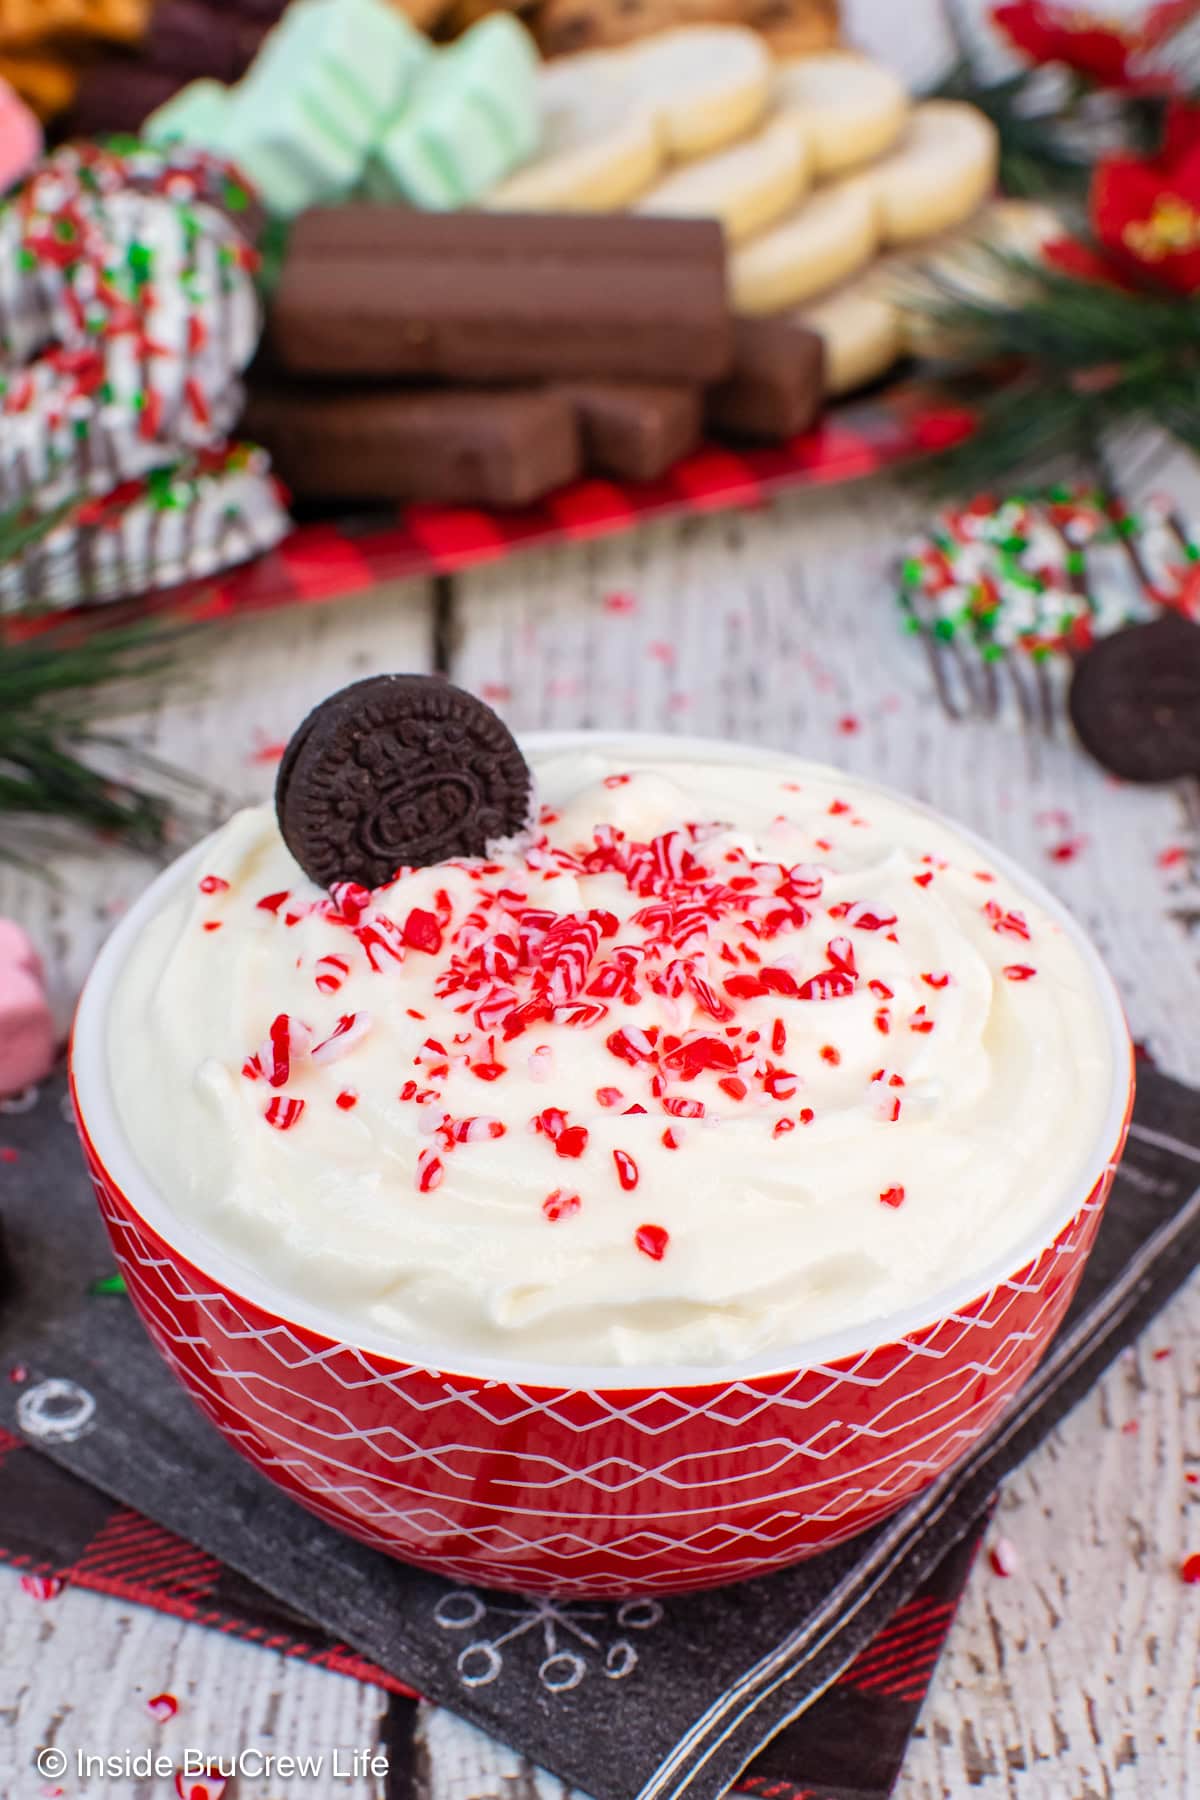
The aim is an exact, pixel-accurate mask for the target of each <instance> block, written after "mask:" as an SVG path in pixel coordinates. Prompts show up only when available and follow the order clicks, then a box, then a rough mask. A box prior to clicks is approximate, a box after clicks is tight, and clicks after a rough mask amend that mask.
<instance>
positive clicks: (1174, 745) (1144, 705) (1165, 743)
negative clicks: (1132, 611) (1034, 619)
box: [1067, 613, 1200, 782]
mask: <svg viewBox="0 0 1200 1800" xmlns="http://www.w3.org/2000/svg"><path fill="white" fill-rule="evenodd" d="M1067 703H1068V707H1069V710H1070V714H1071V723H1072V725H1074V727H1075V732H1076V735H1077V736H1078V738H1079V741H1080V742H1081V743H1082V745H1083V747H1084V749H1085V750H1086V751H1087V752H1088V753H1089V755H1091V756H1093V757H1095V759H1096V761H1097V762H1098V763H1100V765H1101V766H1102V767H1103V768H1105V769H1110V770H1111V771H1112V773H1113V774H1114V775H1119V776H1121V777H1122V779H1123V780H1125V781H1146V782H1154V781H1174V780H1176V779H1178V777H1180V776H1182V775H1198V774H1200V625H1196V624H1194V623H1193V622H1192V621H1191V620H1190V619H1185V618H1183V617H1182V616H1181V615H1180V614H1177V613H1170V614H1167V615H1166V616H1164V617H1163V618H1161V619H1155V620H1154V621H1153V622H1152V623H1151V624H1148V625H1130V626H1128V627H1126V629H1125V630H1123V631H1116V632H1114V633H1113V634H1112V635H1111V636H1110V637H1106V638H1101V639H1100V640H1099V642H1098V643H1096V644H1094V645H1093V647H1092V648H1091V649H1090V650H1088V651H1087V652H1086V653H1085V654H1084V655H1083V656H1081V657H1080V659H1079V662H1078V663H1077V665H1076V668H1075V672H1074V675H1073V677H1072V680H1071V690H1070V694H1069V696H1068V702H1067Z"/></svg>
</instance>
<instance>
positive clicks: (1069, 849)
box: [1046, 837, 1088, 863]
mask: <svg viewBox="0 0 1200 1800" xmlns="http://www.w3.org/2000/svg"><path fill="white" fill-rule="evenodd" d="M1087 844H1088V840H1087V839H1086V838H1085V837H1077V838H1064V839H1063V840H1062V842H1061V843H1058V844H1051V845H1050V847H1049V848H1048V849H1047V851H1046V855H1047V856H1048V857H1049V858H1050V861H1051V862H1056V863H1068V862H1074V861H1075V858H1076V857H1077V856H1081V855H1082V854H1083V852H1084V851H1085V850H1086V849H1087Z"/></svg>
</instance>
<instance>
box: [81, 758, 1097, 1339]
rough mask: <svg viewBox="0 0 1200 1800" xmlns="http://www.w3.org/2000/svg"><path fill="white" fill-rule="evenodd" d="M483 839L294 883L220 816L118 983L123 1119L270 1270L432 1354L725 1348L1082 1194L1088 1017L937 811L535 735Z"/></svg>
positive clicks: (903, 1298) (915, 1277)
mask: <svg viewBox="0 0 1200 1800" xmlns="http://www.w3.org/2000/svg"><path fill="white" fill-rule="evenodd" d="M534 761H535V770H536V774H537V779H538V792H539V796H540V800H541V803H542V822H541V824H540V825H539V827H538V828H537V830H536V832H535V833H534V834H533V835H532V836H531V838H530V839H529V840H528V841H526V842H523V843H521V844H517V845H513V846H506V847H503V848H502V849H500V850H498V851H497V853H496V857H495V860H494V861H492V862H488V863H481V862H476V863H470V862H464V863H444V864H440V865H438V866H436V867H434V868H429V869H420V870H415V871H410V872H406V873H402V874H401V875H400V876H399V877H398V878H397V880H395V881H394V882H393V883H391V884H390V885H388V886H387V887H384V888H380V889H378V890H376V891H375V892H374V893H367V892H366V891H365V890H363V889H354V888H348V889H344V890H343V889H339V890H335V893H334V895H333V896H330V895H327V894H324V893H322V892H321V891H320V890H318V889H317V888H316V887H314V886H313V885H312V884H311V883H310V882H309V881H308V880H307V878H306V877H305V876H304V875H303V874H302V873H301V871H300V870H299V868H298V867H297V866H296V864H295V862H294V861H293V860H292V858H291V856H290V855H289V853H288V851H287V850H286V848H285V847H284V844H283V842H282V840H281V838H280V836H279V833H278V830H277V828H276V825H275V821H274V818H273V815H272V814H271V812H270V811H269V810H267V809H266V808H259V809H256V810H252V811H247V812H243V813H241V814H239V815H238V816H237V817H235V818H234V819H233V820H231V822H230V823H229V824H228V826H226V827H225V829H224V830H223V831H222V832H220V833H219V834H218V835H217V836H216V837H215V838H214V839H212V840H211V841H210V843H209V845H208V847H207V850H206V854H205V861H204V866H203V868H202V870H201V871H200V873H199V875H197V877H196V878H195V879H194V880H191V881H190V882H189V884H188V886H187V890H186V891H183V890H182V889H179V888H178V887H177V888H176V890H175V892H174V894H173V895H172V897H170V898H169V900H168V902H167V903H166V904H165V905H164V906H163V908H162V909H161V910H160V911H159V912H158V913H157V914H156V915H155V917H154V918H153V920H152V922H151V924H150V926H149V928H148V929H147V930H145V931H144V932H143V933H142V935H141V936H140V938H139V940H138V942H137V944H136V947H135V949H134V950H133V952H132V953H131V955H130V957H129V959H128V961H127V963H126V965H125V967H124V969H123V970H122V972H121V977H120V981H119V984H118V987H117V991H116V995H115V999H114V1005H113V1010H112V1014H111V1037H110V1058H111V1070H112V1080H113V1086H114V1093H115V1098H116V1102H117V1107H118V1111H119V1114H120V1117H121V1119H122V1122H123V1125H124V1127H125V1129H126V1132H127V1134H128V1136H129V1139H130V1141H131V1143H132V1146H133V1148H134V1150H135V1152H136V1155H137V1157H138V1159H139V1161H140V1162H141V1164H142V1165H143V1167H144V1169H145V1171H146V1173H147V1174H148V1176H149V1177H150V1178H151V1179H152V1180H153V1181H154V1182H155V1184H156V1185H157V1186H158V1188H159V1190H160V1191H161V1192H162V1193H163V1195H164V1196H165V1197H166V1198H167V1200H168V1202H169V1203H170V1205H171V1206H172V1208H173V1210H174V1211H175V1212H176V1213H177V1214H178V1215H180V1216H181V1217H183V1218H184V1219H186V1220H187V1221H189V1222H190V1223H191V1224H192V1225H193V1226H194V1227H196V1228H198V1229H199V1230H200V1231H201V1232H202V1233H203V1234H204V1235H206V1236H207V1237H208V1238H210V1239H212V1240H215V1241H216V1242H217V1243H219V1244H220V1245H221V1246H222V1247H224V1248H225V1250H226V1251H228V1252H230V1253H231V1254H232V1255H233V1256H234V1257H235V1258H236V1259H237V1260H238V1261H240V1262H241V1263H242V1264H244V1265H246V1264H248V1265H251V1266H254V1267H256V1268H258V1269H259V1270H261V1271H262V1272H263V1274H264V1275H266V1276H267V1277H268V1278H269V1279H270V1280H271V1281H272V1283H273V1284H274V1285H275V1286H276V1287H282V1288H283V1289H285V1290H286V1291H288V1292H290V1293H292V1294H294V1295H296V1296H300V1297H303V1298H305V1299H307V1300H309V1301H311V1302H315V1303H317V1304H319V1305H320V1306H321V1307H323V1308H324V1309H326V1310H327V1311H332V1312H333V1313H335V1314H336V1315H337V1316H338V1318H339V1319H342V1320H344V1321H345V1324H346V1329H347V1331H348V1333H350V1334H351V1335H352V1334H353V1331H354V1329H355V1327H356V1326H357V1327H365V1326H368V1325H369V1326H370V1328H371V1329H372V1331H373V1332H375V1333H376V1334H378V1333H379V1332H380V1331H382V1332H385V1333H387V1334H389V1336H390V1335H394V1337H395V1339H396V1341H397V1347H398V1349H401V1350H406V1351H412V1352H414V1353H418V1354H420V1355H421V1356H422V1357H424V1358H425V1359H426V1360H428V1361H431V1362H436V1361H437V1359H438V1357H439V1355H440V1356H442V1357H444V1358H445V1361H446V1366H448V1367H456V1366H457V1367H462V1366H466V1367H468V1368H469V1366H470V1357H471V1356H472V1355H473V1354H474V1355H481V1356H487V1357H489V1358H494V1357H497V1356H499V1357H502V1358H503V1357H505V1356H511V1357H514V1358H521V1359H530V1358H533V1359H538V1360H544V1361H547V1362H550V1363H555V1364H572V1363H575V1364H604V1365H628V1364H631V1363H635V1362H657V1363H663V1362H666V1363H671V1364H679V1365H697V1364H716V1363H723V1362H728V1361H732V1360H738V1359H742V1358H744V1357H748V1356H751V1355H754V1354H757V1353H761V1352H764V1351H768V1350H773V1349H776V1348H779V1349H784V1348H786V1347H787V1346H789V1345H791V1344H795V1343H798V1342H800V1341H801V1340H803V1339H806V1338H808V1337H811V1336H813V1335H815V1334H818V1333H825V1332H828V1331H831V1330H837V1329H840V1328H842V1327H845V1326H850V1325H858V1324H861V1323H865V1322H868V1321H870V1320H871V1319H873V1318H876V1317H880V1316H882V1315H885V1314H887V1313H889V1312H892V1311H894V1310H895V1309H897V1308H898V1307H902V1306H905V1305H908V1304H910V1303H919V1302H921V1301H922V1300H923V1299H924V1298H926V1297H930V1296H932V1295H934V1294H935V1293H937V1292H938V1291H939V1290H941V1289H942V1288H943V1287H945V1286H946V1285H947V1284H949V1283H952V1282H957V1281H958V1280H959V1279H960V1278H961V1277H963V1276H965V1275H969V1274H970V1273H972V1272H974V1271H975V1270H982V1269H983V1268H985V1267H986V1266H987V1265H988V1264H990V1263H991V1262H992V1261H993V1260H994V1259H996V1258H997V1257H1000V1256H1002V1255H1003V1254H1005V1253H1006V1252H1007V1251H1008V1250H1009V1249H1010V1248H1012V1247H1013V1246H1015V1245H1016V1244H1017V1243H1018V1241H1019V1240H1021V1239H1022V1238H1023V1237H1024V1236H1025V1234H1026V1233H1028V1232H1029V1231H1030V1230H1032V1229H1034V1228H1036V1227H1038V1226H1039V1224H1040V1222H1041V1221H1042V1220H1044V1219H1047V1218H1049V1216H1050V1215H1051V1213H1052V1212H1053V1211H1054V1209H1055V1208H1056V1206H1057V1205H1058V1204H1059V1203H1060V1202H1061V1199H1062V1197H1063V1194H1064V1192H1065V1191H1067V1190H1069V1189H1070V1188H1071V1187H1072V1184H1074V1186H1075V1188H1076V1189H1077V1190H1078V1197H1079V1198H1080V1199H1081V1200H1082V1198H1083V1197H1084V1192H1083V1188H1082V1183H1083V1181H1084V1180H1085V1178H1087V1177H1089V1176H1092V1177H1094V1175H1095V1173H1096V1172H1097V1167H1098V1162H1099V1159H1100V1158H1101V1156H1102V1154H1103V1152H1104V1151H1105V1150H1108V1149H1111V1146H1110V1145H1102V1144H1100V1143H1099V1142H1098V1133H1099V1131H1100V1129H1101V1126H1102V1124H1103V1121H1104V1118H1105V1115H1106V1112H1107V1109H1108V1106H1109V1103H1110V1096H1111V1089H1112V1082H1113V1066H1112V1064H1113V1054H1114V1052H1113V1050H1112V1045H1111V1030H1110V1028H1109V1027H1108V1026H1107V1024H1106V1021H1105V1017H1104V1014H1103V1010H1102V1007H1101V1004H1100V1000H1099V996H1098V992H1097V983H1096V980H1095V978H1094V976H1093V974H1092V973H1091V971H1090V969H1089V967H1088V965H1087V964H1086V962H1085V961H1084V959H1083V956H1082V955H1081V953H1080V951H1079V950H1078V949H1077V948H1076V946H1075V944H1074V942H1073V941H1072V939H1071V937H1070V936H1069V935H1068V934H1067V933H1065V932H1064V930H1063V929H1062V927H1061V926H1060V925H1059V924H1058V923H1057V921H1055V920H1054V919H1052V918H1051V917H1050V916H1048V915H1047V914H1046V913H1045V912H1044V911H1043V910H1042V909H1041V908H1040V907H1039V906H1038V904H1036V902H1034V901H1032V900H1031V899H1030V898H1029V897H1028V896H1027V895H1025V894H1023V893H1022V892H1021V891H1019V890H1018V889H1016V888H1014V886H1013V884H1012V883H1011V882H1010V881H1008V880H1007V879H1005V878H1004V877H1003V876H1002V875H998V874H997V873H996V871H995V870H994V869H993V868H992V867H990V866H989V864H988V863H987V862H986V861H985V860H982V859H981V855H980V852H979V851H978V850H977V849H976V848H975V847H974V846H972V845H971V844H969V843H967V842H965V841H964V840H962V839H960V838H958V837H957V836H956V835H955V834H954V833H953V832H952V831H951V830H950V829H949V828H948V827H946V826H944V825H942V824H941V823H940V822H938V821H936V820H934V819H933V818H931V817H929V816H927V815H926V814H924V813H922V812H920V811H919V810H917V809H915V808H910V807H908V806H906V805H904V804H903V803H902V802H900V801H898V800H897V799H896V798H894V797H892V796H889V795H887V794H881V793H879V792H877V791H875V790H874V789H871V788H868V787H865V786H862V785H860V784H858V783H856V782H855V781H853V780H851V779H849V778H847V777H846V776H844V775H841V774H838V773H836V772H835V771H833V770H828V769H824V768H820V767H817V766H814V765H808V764H802V763H790V762H787V761H784V760H781V759H771V758H764V759H763V760H762V761H754V760H752V757H751V753H749V752H745V751H741V752H733V751H730V752H729V753H728V756H726V757H720V756H718V755H717V754H716V753H714V754H713V756H712V757H711V758H706V757H705V756H703V755H700V754H698V753H696V752H689V753H688V754H687V755H686V756H684V755H681V757H680V760H677V761H676V760H671V759H670V757H666V758H664V757H661V756H658V757H655V759H654V760H653V762H650V761H649V760H648V759H647V758H646V757H645V755H644V754H642V755H640V756H639V754H638V752H637V751H636V750H635V749H632V748H629V749H627V750H626V751H624V752H623V751H622V749H621V747H620V746H619V745H614V746H612V747H611V748H606V747H604V745H603V743H601V744H600V746H599V747H598V748H597V749H596V750H595V751H591V750H588V751H586V752H578V753H570V754H567V753H558V754H544V755H542V756H540V757H535V759H534Z"/></svg>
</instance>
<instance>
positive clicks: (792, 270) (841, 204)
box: [729, 178, 879, 313]
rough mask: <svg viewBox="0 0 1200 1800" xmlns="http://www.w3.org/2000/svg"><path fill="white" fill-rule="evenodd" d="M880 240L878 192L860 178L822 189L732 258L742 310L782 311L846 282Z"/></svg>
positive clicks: (736, 302)
mask: <svg viewBox="0 0 1200 1800" xmlns="http://www.w3.org/2000/svg"><path fill="white" fill-rule="evenodd" d="M878 243H879V226H878V220H877V215H876V210H875V205H874V201H873V198H872V195H871V194H870V193H869V192H868V191H867V189H866V188H864V187H863V186H862V184H861V182H860V181H859V180H858V179H857V178H852V179H851V180H849V181H841V182H834V183H832V184H831V185H830V186H829V187H826V188H818V189H817V191H816V193H814V194H811V195H810V196H809V198H808V199H807V200H805V201H804V202H803V203H802V204H801V205H800V206H799V207H798V208H797V210H796V211H795V212H794V213H792V214H791V215H790V216H789V217H788V218H786V219H784V220H783V222H782V223H781V224H779V225H775V226H772V228H771V230H770V231H764V232H762V233H761V234H760V235H759V236H758V237H756V238H751V240H750V242H749V243H747V244H741V245H739V246H738V248H737V249H735V250H734V251H733V253H732V255H731V256H730V258H729V280H730V287H731V290H732V297H733V305H734V309H735V311H737V312H742V313H770V312H780V311H782V310H783V308H784V307H786V306H795V305H797V304H798V303H799V302H800V301H801V300H808V299H811V298H812V296H813V295H815V294H820V293H822V292H823V291H824V290H825V289H826V288H829V287H833V286H834V284H835V283H836V282H839V281H844V280H845V279H846V277H847V276H849V275H853V274H854V272H855V271H856V270H857V269H861V268H862V267H863V266H864V265H865V264H866V263H868V262H869V261H870V260H871V257H872V256H873V255H874V254H875V250H876V248H877V247H878Z"/></svg>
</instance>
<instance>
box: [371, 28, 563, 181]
mask: <svg viewBox="0 0 1200 1800" xmlns="http://www.w3.org/2000/svg"><path fill="white" fill-rule="evenodd" d="M537 71H538V53H537V48H536V46H535V44H534V41H533V39H532V37H531V36H530V34H529V33H528V32H527V31H526V30H525V27H524V26H523V25H521V24H520V23H519V22H518V21H517V20H516V19H515V18H513V17H512V15H511V14H510V13H493V14H491V15H490V16H489V17H488V18H486V19H482V20H480V22H479V24H477V25H473V26H472V27H471V29H470V30H469V31H468V32H466V33H465V34H464V35H463V36H462V37H461V38H460V39H459V40H458V42H457V43H455V44H452V45H450V46H449V48H448V49H445V50H442V51H440V52H438V53H436V54H435V56H434V58H433V60H432V62H431V63H430V64H429V66H428V67H427V68H426V70H425V72H424V73H423V75H422V76H421V78H420V79H419V80H418V82H417V84H416V88H415V92H414V93H413V95H412V99H411V101H410V104H409V105H408V107H407V109H406V110H405V111H404V112H402V113H401V115H400V116H399V117H398V118H397V119H396V120H395V121H394V122H393V123H392V124H391V125H390V126H389V128H388V129H387V130H386V131H385V132H384V134H383V135H382V137H381V138H380V140H379V142H378V143H377V144H376V146H375V149H374V152H373V154H372V156H371V159H370V161H369V163H368V165H367V173H366V179H365V184H364V185H365V188H366V191H367V193H368V194H370V195H371V196H372V198H374V199H377V200H397V199H399V200H407V201H408V202H409V203H410V204H411V205H413V206H419V207H422V208H425V209H426V210H429V211H439V212H445V211H451V210H453V209H455V208H458V207H463V206H470V205H472V204H473V203H474V202H475V201H476V200H478V199H480V198H481V196H482V195H484V194H485V193H487V192H488V190H489V189H490V188H492V187H494V186H495V185H496V183H497V182H498V181H501V180H503V178H504V177H505V176H506V175H509V174H511V173H512V171H513V170H514V169H515V168H517V167H519V165H520V164H521V163H523V162H526V161H528V159H529V158H530V157H531V156H532V155H533V154H534V152H535V151H536V149H537V147H538V143H539V140H540V136H541V115H540V108H539V101H538V90H537Z"/></svg>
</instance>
